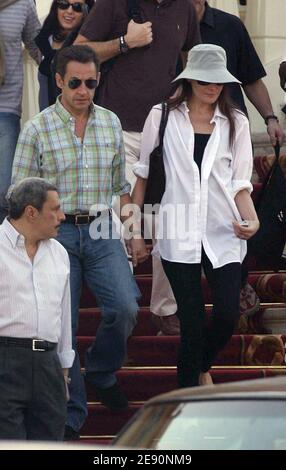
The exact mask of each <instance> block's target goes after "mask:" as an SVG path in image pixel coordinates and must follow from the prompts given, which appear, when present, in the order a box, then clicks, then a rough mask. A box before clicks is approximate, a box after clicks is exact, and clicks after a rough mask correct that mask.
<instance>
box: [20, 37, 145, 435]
mask: <svg viewBox="0 0 286 470" xmlns="http://www.w3.org/2000/svg"><path fill="white" fill-rule="evenodd" d="M56 71H57V73H56V81H57V85H58V87H59V88H60V89H61V90H62V94H61V95H60V96H59V98H58V99H57V101H56V103H55V104H54V105H52V106H50V107H49V108H47V109H46V110H44V111H42V113H40V114H38V115H37V116H35V117H34V118H33V119H32V120H31V121H29V122H28V123H27V124H26V125H25V127H24V129H23V131H22V133H21V134H20V137H19V142H18V145H17V149H16V154H15V159H14V166H13V176H12V182H13V183H15V182H16V181H18V180H20V179H22V178H24V177H25V176H42V177H44V178H46V179H48V180H49V181H50V182H52V183H56V184H57V188H58V192H59V196H60V198H61V201H62V208H63V211H64V212H65V221H64V223H63V225H62V226H61V227H60V229H59V234H58V237H57V239H58V241H60V243H62V245H63V246H64V247H65V248H66V250H67V251H68V254H69V258H70V264H71V307H72V330H73V331H72V332H73V347H74V349H75V350H76V333H77V325H78V309H79V301H80V292H81V285H82V281H83V279H84V280H85V282H86V283H87V285H88V287H89V288H90V290H91V291H92V293H93V294H94V295H95V297H96V299H97V303H98V305H99V306H100V307H101V313H102V320H101V323H100V325H99V328H98V329H97V332H96V339H95V341H94V342H93V343H92V345H91V346H90V348H89V349H88V352H87V354H86V360H85V370H86V377H87V380H88V381H90V382H91V383H92V384H93V385H94V386H95V389H96V393H97V396H98V399H99V400H100V401H102V403H103V404H104V405H106V406H108V407H109V408H111V409H112V410H118V409H123V408H126V407H127V406H128V401H127V399H126V397H125V395H124V393H123V392H122V391H121V389H120V388H119V385H118V384H117V381H116V378H115V371H116V370H118V369H119V368H120V367H121V365H122V363H123V360H124V358H125V353H126V341H127V338H128V336H129V335H130V334H131V332H132V329H133V327H134V326H135V323H136V316H137V310H138V305H137V299H138V298H139V296H140V293H139V290H138V287H137V285H136V283H135V281H134V278H133V276H132V273H131V270H130V267H129V264H128V261H127V257H126V254H125V251H124V249H123V245H122V243H121V241H120V237H116V238H114V237H112V236H111V235H112V234H110V231H111V229H112V218H111V215H110V208H111V200H112V196H113V195H116V196H119V197H120V202H121V205H122V207H123V206H124V205H125V204H129V203H130V195H129V190H130V185H129V184H128V182H127V181H126V179H125V155H124V149H123V142H122V130H121V126H120V122H119V119H118V118H117V116H115V114H113V113H112V112H111V111H108V110H106V109H104V108H101V107H99V106H96V105H94V104H93V98H94V94H95V90H96V86H97V84H98V82H99V78H100V73H99V62H98V59H97V57H96V55H95V53H94V51H93V50H92V49H91V48H89V47H87V46H70V47H66V48H63V49H62V50H61V51H60V52H59V54H58V58H57V63H56ZM97 228H98V229H100V228H102V230H103V229H104V228H105V233H103V234H102V236H98V233H97ZM136 238H137V239H135V238H132V239H131V241H130V246H131V254H132V259H133V264H134V265H136V264H137V263H138V262H140V261H144V260H145V259H146V257H147V256H148V253H147V251H146V248H145V245H144V242H143V240H142V238H141V235H139V234H138V233H137V232H136ZM91 334H94V335H95V331H94V332H93V333H92V332H91ZM70 377H71V384H70V390H69V391H70V401H69V403H68V418H67V426H66V438H76V437H77V435H78V432H79V429H80V428H81V426H82V424H83V423H84V420H85V418H86V416H87V405H86V396H85V387H84V381H83V378H82V376H81V373H80V362H79V358H78V354H77V355H76V358H75V361H74V365H73V367H72V369H71V371H70Z"/></svg>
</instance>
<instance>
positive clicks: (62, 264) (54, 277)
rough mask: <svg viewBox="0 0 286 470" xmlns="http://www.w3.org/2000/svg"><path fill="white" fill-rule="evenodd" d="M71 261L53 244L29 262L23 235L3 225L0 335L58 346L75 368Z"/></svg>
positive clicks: (0, 239)
mask: <svg viewBox="0 0 286 470" xmlns="http://www.w3.org/2000/svg"><path fill="white" fill-rule="evenodd" d="M69 272H70V266H69V257H68V254H67V252H66V250H65V249H64V247H63V246H62V245H61V244H60V243H59V242H57V241H56V240H54V239H50V240H45V241H42V242H40V243H39V247H38V250H37V252H36V255H35V257H34V259H33V262H32V261H31V259H30V258H29V256H28V254H27V251H26V248H25V240H24V237H23V235H21V234H20V233H18V232H17V230H16V229H15V228H14V227H13V226H12V225H11V224H10V222H9V221H8V220H7V219H5V220H4V222H3V224H2V225H0V336H9V337H13V338H37V339H43V340H46V341H51V342H53V343H58V355H59V359H60V363H61V366H62V367H63V368H69V367H71V366H72V364H73V360H74V351H73V350H72V347H71V302H70V283H69Z"/></svg>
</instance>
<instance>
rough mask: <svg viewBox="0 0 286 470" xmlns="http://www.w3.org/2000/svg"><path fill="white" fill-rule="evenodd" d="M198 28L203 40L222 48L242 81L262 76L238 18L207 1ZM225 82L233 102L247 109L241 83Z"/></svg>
mask: <svg viewBox="0 0 286 470" xmlns="http://www.w3.org/2000/svg"><path fill="white" fill-rule="evenodd" d="M200 30H201V36H202V41H203V43H211V44H217V45H218V46H221V47H223V48H224V49H225V51H226V55H227V68H228V70H229V71H230V73H232V74H233V75H234V76H235V77H236V78H237V79H238V80H239V81H240V82H241V83H242V85H247V84H248V83H252V82H254V81H256V80H258V79H260V78H262V77H265V75H266V72H265V70H264V67H263V65H262V63H261V61H260V59H259V57H258V55H257V53H256V50H255V49H254V46H253V44H252V42H251V39H250V37H249V34H248V32H247V30H246V28H245V26H244V24H243V23H242V21H241V20H240V19H239V18H237V17H236V16H234V15H231V14H230V13H226V12H224V11H221V10H217V9H216V8H212V7H210V6H209V5H208V4H207V3H206V10H205V14H204V16H203V19H202V21H201V23H200ZM228 86H229V87H230V90H231V96H232V99H233V101H234V102H235V104H236V106H238V107H239V109H241V110H242V111H244V112H246V107H245V103H244V100H243V95H242V91H241V88H240V85H238V84H237V83H232V84H229V85H228Z"/></svg>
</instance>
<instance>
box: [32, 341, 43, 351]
mask: <svg viewBox="0 0 286 470" xmlns="http://www.w3.org/2000/svg"><path fill="white" fill-rule="evenodd" d="M39 341H40V342H41V343H43V340H42V339H33V345H32V350H33V351H45V349H41V348H37V347H36V342H39Z"/></svg>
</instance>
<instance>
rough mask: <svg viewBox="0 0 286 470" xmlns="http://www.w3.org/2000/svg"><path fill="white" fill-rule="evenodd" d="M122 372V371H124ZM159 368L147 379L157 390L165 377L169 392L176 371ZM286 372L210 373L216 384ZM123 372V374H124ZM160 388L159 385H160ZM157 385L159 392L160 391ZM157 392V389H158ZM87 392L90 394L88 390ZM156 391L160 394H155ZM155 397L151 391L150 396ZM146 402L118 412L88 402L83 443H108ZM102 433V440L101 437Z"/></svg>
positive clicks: (133, 404)
mask: <svg viewBox="0 0 286 470" xmlns="http://www.w3.org/2000/svg"><path fill="white" fill-rule="evenodd" d="M122 372H123V371H122ZM126 372H127V371H126ZM162 372H163V371H159V374H158V375H156V374H157V371H155V373H154V372H153V373H154V375H153V377H152V378H151V375H152V374H150V371H148V372H147V375H149V374H150V375H149V378H148V381H151V380H152V382H151V385H152V390H154V388H153V385H154V381H156V383H159V382H160V380H162V377H163V376H164V375H165V377H164V382H165V387H162V392H167V391H169V390H172V389H174V388H175V387H172V388H170V383H169V381H168V379H169V380H170V382H171V384H172V382H173V384H174V385H175V382H174V376H175V370H174V371H173V370H171V371H164V372H163V375H161V374H162ZM282 372H283V374H284V375H285V374H286V370H285V371H281V370H279V369H278V370H276V369H275V368H271V369H270V370H268V369H267V370H265V369H263V368H261V369H260V368H259V369H256V370H255V369H254V370H243V369H242V370H235V369H224V370H215V369H212V371H211V375H212V378H213V380H214V382H215V383H222V382H228V381H237V380H244V379H256V378H263V377H268V376H270V375H278V374H280V373H282ZM122 375H123V374H122ZM132 378H134V379H136V377H134V376H132V375H131V376H130V379H128V377H127V376H126V380H125V381H124V379H123V377H121V378H120V377H119V380H120V383H121V384H122V386H125V387H127V386H128V384H127V382H128V381H129V380H132ZM141 383H142V382H141V381H139V382H138V384H137V387H138V388H139V386H140V385H141ZM149 386H150V383H149V384H148V383H146V392H147V394H149V393H150V391H149V390H147V387H149ZM159 388H160V387H159ZM159 388H158V393H161V391H160V392H159ZM156 391H157V390H156ZM88 393H91V392H90V391H88ZM156 394H157V393H156ZM151 396H153V395H152V394H151V395H150V397H151ZM142 404H143V403H130V404H129V408H128V409H127V410H123V411H119V412H112V411H110V410H108V409H107V408H106V407H104V406H103V405H101V404H99V403H89V405H88V418H87V420H86V422H85V424H84V426H83V428H82V429H81V442H82V440H83V441H85V442H90V439H92V440H93V441H100V442H101V443H103V442H104V441H105V442H104V443H108V440H109V439H111V437H112V436H115V435H116V434H117V433H118V432H119V431H120V429H122V428H123V426H124V425H125V424H126V423H127V422H128V421H129V420H130V419H131V418H132V416H133V415H134V414H135V413H136V412H137V411H139V409H140V408H141V406H142ZM100 436H102V438H101V439H99V437H100Z"/></svg>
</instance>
